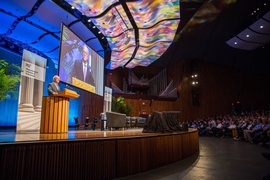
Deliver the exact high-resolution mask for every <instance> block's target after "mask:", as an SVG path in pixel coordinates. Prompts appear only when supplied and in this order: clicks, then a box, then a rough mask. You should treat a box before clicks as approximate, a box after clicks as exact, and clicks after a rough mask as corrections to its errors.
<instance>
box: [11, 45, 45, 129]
mask: <svg viewBox="0 0 270 180" xmlns="http://www.w3.org/2000/svg"><path fill="white" fill-rule="evenodd" d="M46 64H47V59H46V58H43V57H41V56H39V55H37V54H34V53H32V52H30V51H27V50H24V51H23V56H22V73H21V83H20V92H19V108H18V119H17V127H16V130H17V131H39V130H40V118H41V105H42V97H43V89H44V88H43V87H44V81H45V74H46Z"/></svg>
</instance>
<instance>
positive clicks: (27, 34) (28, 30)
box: [8, 21, 45, 44]
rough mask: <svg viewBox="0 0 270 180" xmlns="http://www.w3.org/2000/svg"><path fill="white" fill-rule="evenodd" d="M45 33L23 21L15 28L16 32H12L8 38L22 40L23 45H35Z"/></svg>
mask: <svg viewBox="0 0 270 180" xmlns="http://www.w3.org/2000/svg"><path fill="white" fill-rule="evenodd" d="M44 33H45V31H43V30H41V29H38V28H36V27H35V26H33V25H32V24H29V23H26V22H24V21H21V22H20V23H18V25H17V26H15V29H14V30H11V32H10V34H9V35H8V37H10V38H13V39H20V41H21V42H23V43H27V44H28V43H29V44H30V43H33V42H36V41H38V39H39V37H40V36H41V35H43V34H44Z"/></svg>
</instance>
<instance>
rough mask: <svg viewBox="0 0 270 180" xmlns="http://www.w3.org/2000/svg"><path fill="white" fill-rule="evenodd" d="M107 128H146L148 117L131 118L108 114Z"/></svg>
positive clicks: (120, 114) (123, 115)
mask: <svg viewBox="0 0 270 180" xmlns="http://www.w3.org/2000/svg"><path fill="white" fill-rule="evenodd" d="M106 119H107V127H108V129H111V128H131V127H144V124H145V122H146V120H147V117H129V116H126V115H125V114H122V113H117V112H106Z"/></svg>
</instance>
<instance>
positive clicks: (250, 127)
mask: <svg viewBox="0 0 270 180" xmlns="http://www.w3.org/2000/svg"><path fill="white" fill-rule="evenodd" d="M189 127H190V128H197V129H198V133H199V135H200V136H209V137H220V138H226V137H230V138H232V139H233V140H235V141H244V142H248V143H251V144H258V145H260V146H265V147H270V109H263V108H262V109H258V110H252V111H246V112H241V113H240V114H236V113H233V114H226V115H219V116H215V117H208V118H203V119H202V118H198V119H196V120H194V121H192V122H191V123H189Z"/></svg>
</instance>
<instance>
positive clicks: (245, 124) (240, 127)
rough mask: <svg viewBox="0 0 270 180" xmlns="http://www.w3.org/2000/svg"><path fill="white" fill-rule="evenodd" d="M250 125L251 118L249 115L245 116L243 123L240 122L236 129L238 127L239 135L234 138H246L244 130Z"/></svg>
mask: <svg viewBox="0 0 270 180" xmlns="http://www.w3.org/2000/svg"><path fill="white" fill-rule="evenodd" d="M248 125H249V120H248V117H245V118H244V119H243V120H242V123H240V124H239V125H238V126H237V127H236V129H237V134H238V137H235V138H234V140H242V139H244V132H243V131H244V130H245V129H246V128H247V127H248Z"/></svg>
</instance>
